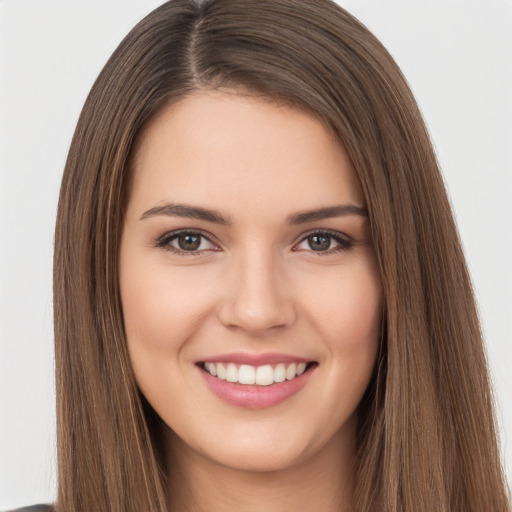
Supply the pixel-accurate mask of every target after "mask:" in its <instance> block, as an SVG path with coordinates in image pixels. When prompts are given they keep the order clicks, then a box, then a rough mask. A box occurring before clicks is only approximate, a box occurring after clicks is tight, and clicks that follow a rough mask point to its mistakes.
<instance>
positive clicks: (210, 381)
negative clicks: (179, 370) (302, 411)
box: [197, 354, 315, 409]
mask: <svg viewBox="0 0 512 512" xmlns="http://www.w3.org/2000/svg"><path fill="white" fill-rule="evenodd" d="M256 359H257V361H258V364H255V363H254V362H248V359H247V358H245V357H241V358H235V359H234V358H233V354H230V355H229V357H227V358H225V359H219V358H217V357H215V359H210V360H207V361H206V362H219V363H220V362H232V363H235V364H252V365H253V366H259V365H262V364H275V363H278V362H307V360H306V359H303V358H295V357H291V358H290V359H289V361H285V360H284V359H283V358H282V356H281V358H280V359H278V360H276V359H273V358H269V357H266V358H264V359H261V358H259V357H257V358H256ZM262 360H263V361H264V362H263V363H261V361H262ZM251 361H254V359H251ZM197 368H198V371H199V372H200V373H201V376H202V377H203V379H204V380H205V382H206V384H207V386H208V387H209V388H210V390H211V391H212V392H213V393H214V394H215V395H217V396H218V397H219V398H220V399H221V400H223V401H224V402H227V403H228V404H231V405H235V406H237V407H245V408H247V409H265V408H268V407H273V406H274V405H277V404H280V403H281V402H284V401H285V400H287V399H288V398H290V397H292V396H293V395H295V394H296V393H297V392H299V391H300V390H301V389H302V388H303V387H304V386H305V385H306V384H307V382H308V380H309V378H310V377H311V375H312V373H313V372H314V369H315V368H314V367H313V368H309V369H308V370H307V371H306V372H304V373H303V374H302V375H300V376H298V377H295V378H294V379H292V380H286V381H284V382H276V383H274V384H272V385H270V386H256V385H247V384H239V383H235V382H228V381H226V380H221V379H218V378H217V377H213V376H212V375H210V373H209V372H207V371H206V370H204V368H203V367H202V365H197Z"/></svg>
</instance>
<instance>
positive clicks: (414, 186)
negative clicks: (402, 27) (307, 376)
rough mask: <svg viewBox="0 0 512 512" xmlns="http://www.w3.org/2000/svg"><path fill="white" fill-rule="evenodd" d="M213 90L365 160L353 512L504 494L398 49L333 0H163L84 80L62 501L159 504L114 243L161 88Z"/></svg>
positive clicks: (65, 337)
mask: <svg viewBox="0 0 512 512" xmlns="http://www.w3.org/2000/svg"><path fill="white" fill-rule="evenodd" d="M219 87H226V88H231V89H235V90H241V89H242V90H244V91H249V92H252V93H253V94H257V95H260V96H264V97H268V98H271V99H273V100H276V101H280V102H285V103H287V104H289V105H292V106H295V107H297V108H301V109H304V110H306V111H308V112H310V113H311V114H312V115H314V116H317V117H318V118H319V119H321V120H322V121H323V122H324V123H325V125H326V126H328V127H329V129H330V130H331V131H332V132H333V133H334V134H335V135H336V136H337V137H339V139H340V141H342V142H343V144H344V146H345V147H346V149H347V151H348V153H349V155H350V157H351V159H352V161H353V164H354V166H355V168H356V170H357V172H358V174H359V178H360V181H361V184H362V187H363V190H364V193H365V196H366V201H367V206H368V211H369V218H370V222H371V228H372V232H373V240H374V245H375V251H376V254H377V258H378V262H379V266H380V273H381V278H382V282H383V288H384V296H385V313H384V326H383V333H382V344H381V350H380V355H379V358H378V361H377V364H376V368H375V372H374V376H373V378H372V381H371V383H370V385H369V387H368V390H367V392H366V395H365V397H364V399H363V402H362V403H361V405H360V418H361V422H360V428H359V432H358V439H357V443H358V470H357V475H356V479H357V496H356V498H357V504H358V510H360V511H364V512H370V511H383V512H412V511H418V510H421V511H423V512H434V511H436V512H448V511H460V512H462V511H464V512H469V511H479V512H481V511H483V510H485V511H493V512H505V511H508V510H509V508H508V507H509V505H508V501H507V492H506V489H505V483H504V480H503V475H502V469H501V465H500V458H499V451H498V448H497V439H496V427H495V423H494V416H493V404H492V396H491V392H490V386H489V381H488V374H487V365H486V360H485V355H484V350H483V347H482V340H481V334H480V327H479V322H478V317H477V312H476V309H475V304H474V300H473V294H472V289H471V283H470V278H469V276H468V272H467V269H466V264H465V261H464V256H463V254H462V251H461V246H460V242H459V239H458V235H457V232H456V228H455V225H454V222H453V218H452V213H451V209H450V205H449V202H448V200H447V197H446V193H445V189H444V185H443V181H442V178H441V176H440V173H439V170H438V165H437V162H436V159H435V156H434V152H433V150H432V147H431V143H430V140H429V137H428V134H427V131H426V129H425V126H424V123H423V120H422V118H421V115H420V113H419V110H418V108H417V105H416V102H415V100H414V98H413V96H412V93H411V92H410V90H409V88H408V86H407V84H406V81H405V79H404V78H403V76H402V74H401V72H400V70H399V68H398V67H397V65H396V64H395V62H394V61H393V59H392V58H391V57H390V55H389V54H388V53H387V51H386V50H385V49H384V48H383V46H382V45H381V44H380V43H379V41H378V40H377V39H376V38H375V37H374V36H373V35H372V34H371V33H370V32H369V31H368V30H367V29H366V28H365V27H364V26H363V25H362V24H361V23H359V22H358V21H357V20H356V19H354V18H353V17H352V16H351V15H350V14H348V13H347V12H346V11H344V10H343V9H342V8H341V7H339V6H338V5H336V4H335V3H333V2H331V1H329V0H314V1H305V0H244V1H240V0H206V1H199V0H197V1H194V0H174V1H171V2H167V3H165V4H164V5H162V6H161V7H159V8H158V9H156V10H155V11H153V12H152V13H151V14H150V15H149V16H147V17H146V18H145V19H144V20H142V21H141V22H140V23H139V24H138V25H137V26H136V27H135V28H134V29H133V30H132V31H131V32H130V33H129V34H128V36H127V37H126V38H125V39H124V40H123V41H122V43H121V44H120V45H119V47H118V48H117V50H116V51H115V52H114V54H113V55H112V57H111V58H110V60H109V61H108V63H107V64H106V66H105V68H104V69H103V71H102V72H101V74H100V76H99V77H98V79H97V81H96V83H95V84H94V86H93V88H92V90H91V92H90V94H89V97H88V99H87V101H86V103H85V106H84V108H83V111H82V113H81V116H80V119H79V122H78V126H77V128H76V132H75V135H74V138H73V141H72V144H71V148H70V151H69V156H68V160H67V163H66V168H65V172H64V177H63V181H62V188H61V195H60V201H59V211H58V219H57V228H56V237H55V260H54V297H55V299H54V300H55V343H56V368H57V412H58V467H59V476H58V481H59V484H58V502H57V509H58V510H62V512H75V511H92V510H94V511H103V510H104V511H108V512H126V511H130V510H134V511H135V510H137V511H151V512H153V511H155V512H156V511H160V512H163V511H164V510H167V509H166V501H165V497H164V496H165V492H164V488H165V487H166V485H167V479H169V478H172V474H168V473H167V472H166V470H165V467H164V464H163V462H162V460H161V452H162V450H161V446H160V444H159V439H158V435H157V431H158V429H157V428H156V427H155V423H157V422H158V418H155V413H154V412H153V411H152V410H151V408H150V407H149V406H148V405H147V403H146V402H145V400H144V398H143V397H142V396H141V395H140V393H139V391H138V389H137V386H136V383H135V380H134V377H133V374H132V370H131V366H130V362H129V357H128V353H127V348H126V342H125V334H124V329H123V316H122V308H121V301H120V296H119V286H118V250H119V241H120V236H121V230H122V227H123V212H124V207H125V203H126V196H127V188H128V183H129V178H130V155H131V153H132V150H133V148H134V145H135V143H136V141H137V137H138V136H139V135H140V133H141V130H143V128H144V126H145V125H146V124H147V123H148V122H149V121H150V120H151V118H152V117H153V116H154V115H155V113H156V112H157V111H158V110H159V109H160V108H162V106H163V105H166V104H169V102H172V101H177V100H179V99H181V98H183V97H185V96H186V95H187V94H190V93H192V92H193V91H195V90H197V89H211V88H219Z"/></svg>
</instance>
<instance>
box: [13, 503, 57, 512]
mask: <svg viewBox="0 0 512 512" xmlns="http://www.w3.org/2000/svg"><path fill="white" fill-rule="evenodd" d="M52 510H53V509H52V507H51V506H50V505H32V506H30V507H22V508H17V509H15V510H8V511H7V512H51V511H52Z"/></svg>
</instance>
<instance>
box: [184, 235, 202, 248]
mask: <svg viewBox="0 0 512 512" xmlns="http://www.w3.org/2000/svg"><path fill="white" fill-rule="evenodd" d="M178 245H179V246H180V249H183V250H184V251H196V250H197V249H199V246H200V245H201V237H200V236H198V235H182V236H180V237H179V238H178Z"/></svg>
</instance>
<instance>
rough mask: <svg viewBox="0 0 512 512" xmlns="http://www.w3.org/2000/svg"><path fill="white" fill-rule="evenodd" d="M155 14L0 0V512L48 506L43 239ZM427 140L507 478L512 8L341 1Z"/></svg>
mask: <svg viewBox="0 0 512 512" xmlns="http://www.w3.org/2000/svg"><path fill="white" fill-rule="evenodd" d="M160 3H162V2H161V1H160V0H87V1H86V0H0V510H3V509H9V508H13V507H17V506H21V505H26V504H30V503H36V502H49V501H52V500H53V499H54V498H55V494H56V479H55V470H56V462H55V417H54V416H55V403H54V394H55V389H54V383H53V370H54V368H53V346H52V344H53V342H52V294H51V272H52V262H51V258H52V240H53V228H54V221H55V213H56V204H57V196H58V190H59V182H60V178H61V173H62V169H63V167H64V162H65V158H66V152H67V150H68V147H69V143H70V140H71V136H72V133H73V130H74V126H75V123H76V121H77V118H78V115H79V112H80V109H81V107H82V104H83V102H84V100H85V97H86V95H87V92H88V90H89V88H90V86H91V85H92V82H93V80H94V79H95V77H96V76H97V74H98V72H99V71H100V69H101V68H102V66H103V64H104V63H105V61H106V59H107V58H108V56H109V55H110V53H111V52H112V51H113V50H114V48H115V47H116V46H117V44H118V43H119V42H120V40H121V39H122V37H123V36H124V35H125V34H126V33H127V32H128V30H129V29H130V28H131V27H132V26H133V25H134V24H135V23H136V22H137V21H139V20H140V19H141V18H142V17H143V16H144V15H145V14H147V13H148V12H149V11H150V10H151V9H152V8H154V7H156V6H157V5H159V4H160ZM340 3H341V4H342V5H343V6H344V7H346V8H347V9H348V10H349V11H351V12H352V13H353V14H355V15H356V16H357V17H358V18H359V19H360V20H361V21H362V22H363V23H365V24H366V25H367V26H368V27H369V28H370V29H371V30H372V31H373V32H374V33H375V34H376V35H377V36H378V37H379V38H380V39H381V40H382V42H383V43H384V44H385V46H387V48H388V49H389V50H390V52H391V53H392V55H393V56H394V57H395V59H396V60H397V62H398V63H399V65H400V66H401V67H402V69H403V71H404V73H405V75H406V77H407V78H408V80H409V82H410V84H411V87H412V89H413V91H414V93H415V95H416V97H417V99H418V101H419V104H420V107H421V109H422V111H423V113H424V116H425V119H426V121H427V124H428V126H429V129H430V132H431V135H432V138H433V141H434V144H435V147H436V151H437V153H438V157H439V160H440V162H441V166H442V169H443V173H444V177H445V180H446V184H447V187H448V190H449V194H450V197H451V200H452V204H453V207H454V210H455V215H456V219H457V223H458V225H459V228H460V231H461V235H462V239H463V243H464V247H465V250H466V254H467V258H468V261H469V266H470V269H471V272H472V276H473V280H474V285H475V289H476V295H477V300H478V303H479V307H480V311H481V315H482V321H483V326H484V332H485V334H486V339H487V349H488V355H489V361H490V365H491V370H492V376H493V379H494V383H495V390H496V397H497V400H498V402H499V408H498V418H499V421H500V427H501V438H502V451H503V454H504V460H505V464H506V468H507V473H508V478H509V481H510V480H512V479H511V475H512V398H511V393H510V392H511V391H512V377H511V372H510V366H511V364H512V342H511V341H512V340H511V334H512V321H511V318H512V262H511V259H512V258H511V255H512V149H511V146H512V1H511V0H479V1H475V0H473V1H472V0H430V1H428V2H425V1H422V2H420V1H414V0H400V1H398V0H393V1H387V0H345V1H341V2H340Z"/></svg>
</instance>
